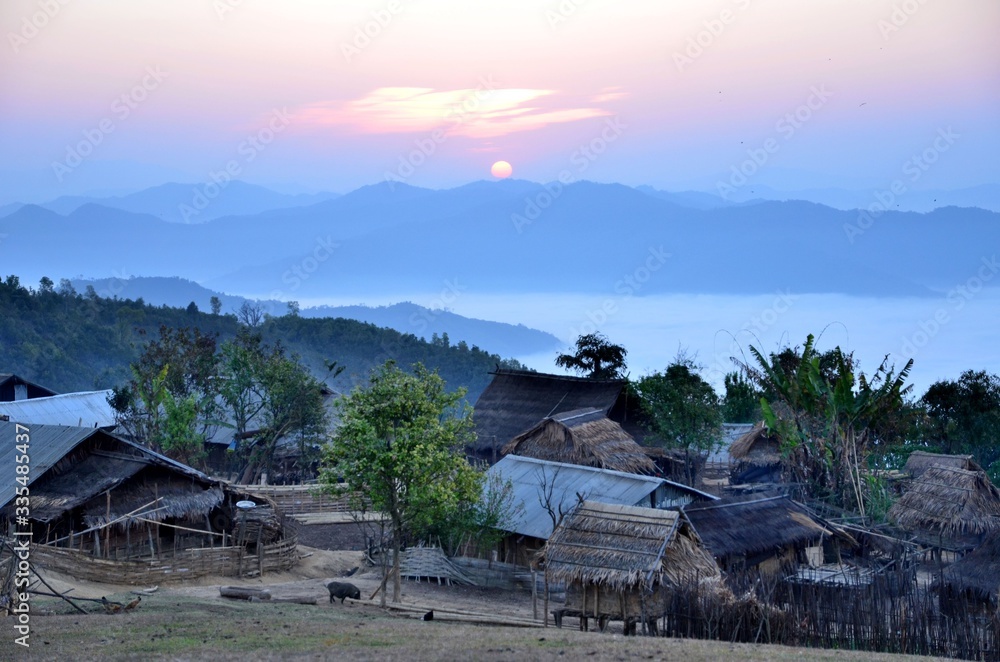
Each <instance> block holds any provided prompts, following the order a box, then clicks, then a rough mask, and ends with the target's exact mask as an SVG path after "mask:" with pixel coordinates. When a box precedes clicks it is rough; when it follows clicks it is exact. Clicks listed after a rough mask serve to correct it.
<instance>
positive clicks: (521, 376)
mask: <svg viewBox="0 0 1000 662" xmlns="http://www.w3.org/2000/svg"><path fill="white" fill-rule="evenodd" d="M625 384H626V382H625V380H620V379H613V380H602V379H585V378H582V377H566V376H563V375H548V374H543V373H537V372H528V371H525V370H498V371H497V372H495V373H493V381H491V382H490V384H489V386H487V387H486V389H485V390H484V391H483V393H482V394H481V395H480V396H479V399H478V400H477V401H476V405H475V408H474V420H475V425H476V435H477V438H476V442H475V445H474V446H473V448H472V450H474V451H475V452H476V453H478V454H480V455H482V456H489V455H492V454H493V452H494V451H495V452H496V455H497V457H499V455H500V449H501V448H503V447H504V446H505V445H506V444H507V443H508V442H510V441H511V440H512V439H514V437H516V436H518V435H519V434H521V433H522V432H525V431H527V430H529V429H531V428H532V427H534V426H535V425H537V424H538V422H539V421H541V420H543V419H546V418H549V417H550V416H554V415H556V414H560V413H564V412H568V411H573V410H576V409H584V408H594V409H598V410H600V411H602V412H603V413H605V414H607V413H608V412H610V411H611V408H612V407H613V406H614V405H615V402H616V401H617V400H618V396H619V395H620V394H621V392H622V389H623V388H624V387H625Z"/></svg>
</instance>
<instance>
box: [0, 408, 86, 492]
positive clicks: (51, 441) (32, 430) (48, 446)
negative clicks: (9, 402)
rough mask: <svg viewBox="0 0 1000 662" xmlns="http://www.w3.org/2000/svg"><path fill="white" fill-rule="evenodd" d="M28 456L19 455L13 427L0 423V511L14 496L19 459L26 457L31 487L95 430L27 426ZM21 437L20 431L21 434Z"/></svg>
mask: <svg viewBox="0 0 1000 662" xmlns="http://www.w3.org/2000/svg"><path fill="white" fill-rule="evenodd" d="M26 427H27V428H28V432H27V433H26V434H27V435H28V449H27V450H28V452H27V453H21V452H20V451H19V450H18V449H17V446H18V445H19V444H18V443H17V437H16V435H17V434H18V433H17V432H16V429H17V424H16V423H8V422H6V421H0V467H2V468H3V476H2V477H0V507H3V506H5V505H6V504H7V503H8V502H9V501H10V500H11V499H13V498H14V496H15V495H16V494H17V490H16V488H17V487H20V485H19V484H18V483H17V482H16V479H17V475H18V474H17V472H16V466H17V464H19V463H17V462H16V461H15V460H16V459H18V456H20V455H27V456H28V462H27V466H28V473H27V474H26V475H27V476H28V485H31V484H32V483H33V482H35V481H36V480H37V479H38V478H40V477H41V475H42V474H44V473H45V472H46V471H48V470H49V469H51V468H52V466H53V465H54V464H55V463H57V462H58V461H59V460H61V459H62V458H63V457H64V456H65V455H66V454H67V453H69V452H70V451H71V450H73V449H74V448H76V447H77V446H78V445H79V444H80V443H81V442H83V441H84V440H86V439H87V438H89V437H90V435H92V434H96V433H98V432H99V430H95V429H93V428H71V427H63V426H59V425H38V426H36V425H28V426H26ZM21 432H22V433H23V432H24V431H23V429H22V430H21Z"/></svg>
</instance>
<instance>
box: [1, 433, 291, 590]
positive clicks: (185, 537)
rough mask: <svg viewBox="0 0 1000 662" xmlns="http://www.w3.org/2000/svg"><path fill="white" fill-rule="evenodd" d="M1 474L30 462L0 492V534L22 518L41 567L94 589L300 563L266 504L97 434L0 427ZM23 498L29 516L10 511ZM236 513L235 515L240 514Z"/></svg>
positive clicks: (148, 452) (122, 441) (129, 444)
mask: <svg viewBox="0 0 1000 662" xmlns="http://www.w3.org/2000/svg"><path fill="white" fill-rule="evenodd" d="M15 433H17V434H21V435H22V436H21V437H19V438H20V439H24V440H25V441H24V448H21V449H19V448H18V447H17V445H16V444H14V443H10V444H6V445H3V446H2V447H0V466H9V467H14V466H15V458H16V456H17V455H18V454H20V455H27V456H28V457H30V465H29V466H30V471H29V472H28V474H26V476H27V479H26V480H25V481H23V483H26V484H23V483H18V482H17V480H16V476H17V475H18V474H15V472H13V471H11V472H10V473H9V479H8V480H6V481H3V482H0V513H2V515H4V516H5V517H6V519H7V528H8V529H10V528H13V527H14V526H15V522H18V524H19V526H20V528H21V530H24V526H25V525H24V524H23V523H22V522H21V521H20V519H17V520H15V518H14V515H15V514H16V515H18V516H19V517H22V516H24V517H27V524H26V526H27V527H28V528H30V530H31V537H32V540H33V542H35V543H36V545H37V549H36V550H35V551H33V553H32V557H33V558H34V559H35V560H36V561H37V562H38V563H40V564H42V565H45V566H47V567H50V568H52V569H57V570H61V571H65V572H67V573H69V574H72V575H74V576H77V577H80V578H85V579H92V580H94V581H117V582H119V583H121V582H128V583H139V584H142V583H154V584H155V583H157V582H158V581H171V580H180V579H184V578H190V577H196V576H199V575H204V574H221V575H225V574H243V572H244V570H247V571H249V570H251V568H252V569H253V570H254V571H255V572H258V573H260V572H263V571H264V570H265V569H276V568H287V567H290V566H291V565H292V564H293V563H294V562H295V561H296V560H297V558H296V557H295V556H294V554H295V541H294V537H293V536H292V537H290V536H288V535H286V533H287V532H286V531H285V530H284V526H283V523H282V521H281V516H280V513H278V512H277V511H276V509H275V508H274V507H273V504H272V503H271V502H270V501H269V500H268V499H266V498H263V497H254V496H252V495H250V494H247V493H245V492H240V491H236V490H233V489H232V488H231V487H230V486H229V485H228V484H226V483H223V482H221V481H219V480H216V479H213V478H211V477H209V476H207V475H205V474H203V473H202V472H200V471H197V470H195V469H193V468H191V467H188V466H186V465H184V464H181V463H180V462H176V461H174V460H172V459H170V458H168V457H165V456H163V455H161V454H159V453H155V452H153V451H151V450H150V449H148V448H145V447H142V446H140V445H138V444H135V443H133V442H131V441H128V440H126V439H122V438H120V437H116V436H114V435H113V434H110V433H109V432H107V431H106V430H103V429H100V428H82V427H70V426H58V425H35V424H30V425H21V424H15V423H9V422H2V423H0V436H2V437H3V438H8V439H11V440H14V439H15V438H18V437H15ZM24 487H26V488H28V492H29V494H30V501H29V505H28V506H27V507H28V508H29V514H28V515H24V512H23V510H18V508H23V507H24V504H23V503H19V502H18V501H17V497H18V496H20V495H22V494H23V490H20V488H24ZM238 505H239V506H240V507H237V506H238Z"/></svg>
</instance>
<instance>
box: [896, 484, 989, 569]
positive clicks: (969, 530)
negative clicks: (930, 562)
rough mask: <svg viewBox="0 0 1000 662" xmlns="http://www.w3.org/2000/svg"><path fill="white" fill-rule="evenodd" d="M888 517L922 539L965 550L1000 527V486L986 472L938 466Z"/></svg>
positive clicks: (932, 543) (912, 486)
mask: <svg viewBox="0 0 1000 662" xmlns="http://www.w3.org/2000/svg"><path fill="white" fill-rule="evenodd" d="M888 519H889V521H890V522H891V523H893V524H895V525H896V526H898V527H899V528H901V529H903V530H904V531H906V532H908V533H909V534H911V535H912V536H914V538H915V539H916V540H917V541H918V542H921V543H923V544H925V545H929V546H931V547H935V548H937V549H939V550H947V551H951V552H957V553H963V552H965V551H968V550H970V549H973V548H974V547H976V546H977V545H978V544H979V543H980V542H982V540H983V538H984V537H985V535H986V534H987V533H989V532H990V531H996V530H1000V490H997V488H996V487H995V486H994V485H993V483H991V482H990V479H989V476H987V475H986V473H985V472H984V471H967V470H965V469H957V468H954V467H947V466H942V465H933V466H930V467H927V468H926V469H925V470H924V472H923V473H922V474H921V475H920V477H919V478H917V479H915V480H914V481H913V483H912V484H911V485H910V487H909V489H908V490H906V492H904V493H903V496H902V497H900V498H899V500H898V501H896V503H894V504H893V505H892V507H891V508H890V509H889V512H888Z"/></svg>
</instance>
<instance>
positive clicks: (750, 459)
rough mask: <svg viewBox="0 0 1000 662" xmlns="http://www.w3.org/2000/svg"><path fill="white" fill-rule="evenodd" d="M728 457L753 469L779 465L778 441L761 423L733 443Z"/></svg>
mask: <svg viewBox="0 0 1000 662" xmlns="http://www.w3.org/2000/svg"><path fill="white" fill-rule="evenodd" d="M729 457H730V458H731V459H733V460H735V461H737V462H740V463H743V464H749V465H751V466H755V467H762V466H770V465H773V464H779V463H781V451H780V447H779V444H778V440H777V439H776V438H775V437H774V436H772V435H771V433H770V431H769V430H768V429H767V428H766V427H764V424H763V423H761V424H759V425H756V426H754V428H753V429H752V430H750V431H749V432H747V433H746V434H744V435H743V436H742V437H740V438H739V439H737V440H736V441H734V442H733V444H732V446H730V447H729Z"/></svg>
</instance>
